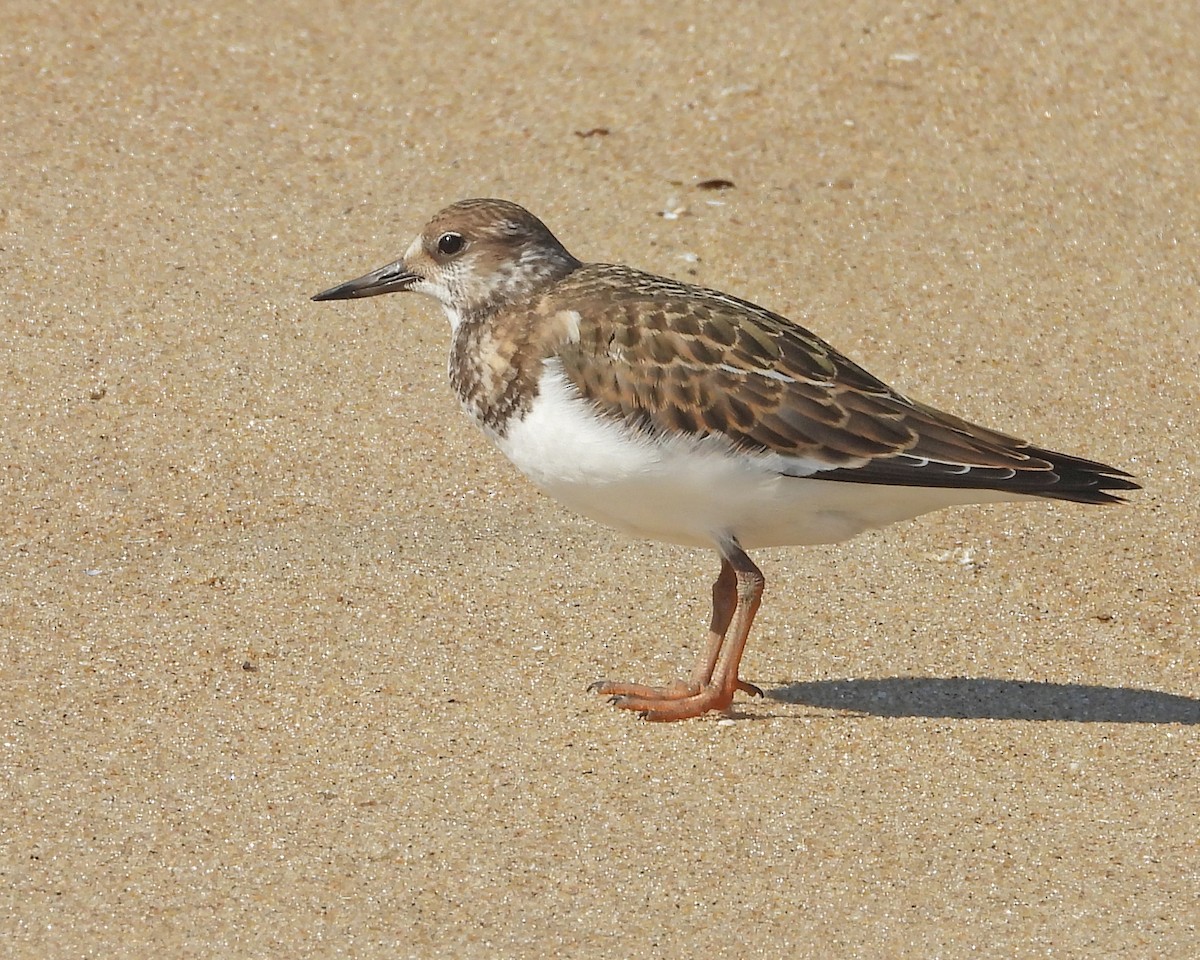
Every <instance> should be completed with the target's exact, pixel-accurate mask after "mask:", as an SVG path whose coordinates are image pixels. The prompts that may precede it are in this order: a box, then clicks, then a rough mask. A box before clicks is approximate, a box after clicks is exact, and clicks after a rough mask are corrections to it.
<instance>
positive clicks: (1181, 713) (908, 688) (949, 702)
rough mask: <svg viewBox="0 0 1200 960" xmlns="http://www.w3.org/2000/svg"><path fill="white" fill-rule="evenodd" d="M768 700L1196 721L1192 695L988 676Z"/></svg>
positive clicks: (883, 682)
mask: <svg viewBox="0 0 1200 960" xmlns="http://www.w3.org/2000/svg"><path fill="white" fill-rule="evenodd" d="M767 696H768V697H770V698H771V699H773V700H778V701H780V702H781V703H798V704H807V705H808V706H811V707H826V708H829V709H832V710H850V711H854V712H857V713H861V714H867V715H873V716H878V717H945V718H953V719H959V720H1064V721H1070V722H1074V723H1187V724H1196V723H1200V699H1195V698H1193V697H1185V696H1180V695H1179V694H1174V693H1161V692H1159V691H1157V690H1137V689H1134V688H1132V687H1102V686H1089V685H1087V684H1081V683H1042V682H1038V681H1032V680H994V679H991V678H988V677H951V678H948V679H939V678H936V677H883V678H880V679H875V680H854V679H850V680H816V681H808V682H797V683H788V684H785V685H784V686H782V687H776V688H775V689H773V690H770V691H768V692H767Z"/></svg>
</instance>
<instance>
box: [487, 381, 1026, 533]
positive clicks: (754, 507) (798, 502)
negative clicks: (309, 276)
mask: <svg viewBox="0 0 1200 960" xmlns="http://www.w3.org/2000/svg"><path fill="white" fill-rule="evenodd" d="M492 439H493V440H494V441H495V442H496V444H497V445H498V446H499V447H500V449H501V450H502V451H503V452H504V454H505V455H506V456H507V457H508V458H509V459H510V460H511V461H512V462H513V463H514V464H515V465H516V466H517V468H518V469H519V470H520V471H521V472H522V473H524V474H525V475H526V476H527V477H528V478H529V479H530V480H532V481H533V482H534V483H535V484H536V485H537V486H538V487H540V488H541V489H542V490H543V491H545V492H546V493H548V494H549V495H550V496H552V497H554V498H555V499H557V500H560V501H562V502H563V503H564V504H566V505H567V506H569V507H571V508H572V509H574V510H577V511H578V512H580V513H582V514H584V515H586V516H589V517H591V518H593V519H595V520H598V521H600V522H602V523H606V524H608V525H610V526H613V527H616V528H618V529H620V530H624V531H626V532H628V533H631V534H634V535H635V536H639V537H646V538H649V539H654V540H665V541H668V542H671V543H680V544H685V545H690V546H713V545H714V544H718V543H720V542H721V541H723V540H725V539H726V538H728V537H729V536H733V537H736V539H737V541H738V542H739V543H740V544H741V545H742V546H743V547H745V548H747V549H751V548H754V547H766V546H786V545H804V544H816V543H835V542H837V541H840V540H845V539H847V538H849V537H852V536H854V535H855V534H857V533H860V532H862V531H863V530H866V529H869V528H872V527H881V526H885V525H886V524H889V523H893V522H895V521H897V520H906V519H909V518H911V517H916V516H919V515H920V514H922V513H927V512H929V511H930V510H937V509H939V508H941V507H945V506H950V505H953V504H962V503H984V502H989V501H993V500H1011V499H1021V498H1014V497H1012V496H1011V495H1010V496H1006V495H1004V494H1001V493H998V492H995V491H989V490H953V489H944V488H924V487H897V486H877V485H872V484H858V483H843V482H838V481H830V480H813V479H807V478H805V477H803V476H801V477H796V476H783V475H782V474H780V472H779V468H780V467H781V466H782V465H783V458H781V457H777V456H771V455H758V454H747V453H744V452H738V451H735V450H734V449H733V448H732V447H731V445H730V444H729V443H727V442H726V441H725V440H723V439H722V438H718V437H708V438H702V439H696V438H689V437H682V436H678V437H672V438H669V439H658V438H653V437H648V436H646V435H644V434H639V433H635V432H634V431H632V430H630V429H629V428H628V427H626V426H625V425H624V424H622V423H620V422H618V421H615V420H612V419H609V418H605V417H601V416H599V415H597V414H596V412H595V411H594V409H593V408H592V407H591V405H590V404H589V403H588V402H587V401H585V400H584V399H582V398H581V397H580V396H579V395H578V393H577V391H576V390H575V388H574V386H573V385H572V384H571V383H570V382H569V381H568V380H567V379H566V377H565V376H564V375H563V373H562V370H561V367H560V366H559V364H558V363H557V361H553V360H552V361H547V363H546V371H545V373H544V374H543V376H542V378H541V381H540V383H539V394H538V397H537V399H536V400H535V401H534V403H533V406H532V408H531V409H530V411H529V412H528V414H527V415H526V416H525V417H524V418H522V419H520V420H519V421H518V420H516V419H515V418H514V420H513V421H510V423H509V424H508V429H507V432H506V434H505V435H504V436H503V437H498V436H494V435H493V437H492ZM787 466H788V468H789V472H792V473H795V472H801V473H806V472H813V471H815V469H816V465H815V464H808V465H806V464H804V463H802V462H797V461H794V460H789V461H788V462H787Z"/></svg>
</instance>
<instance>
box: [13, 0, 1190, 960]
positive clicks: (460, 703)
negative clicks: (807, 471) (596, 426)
mask: <svg viewBox="0 0 1200 960" xmlns="http://www.w3.org/2000/svg"><path fill="white" fill-rule="evenodd" d="M89 6H90V10H87V11H84V10H83V8H77V7H70V6H69V5H55V4H34V3H24V2H13V0H8V2H5V0H0V15H2V18H3V22H4V23H5V27H4V30H3V32H2V35H0V102H3V104H4V107H3V110H2V111H0V163H2V164H3V176H0V277H2V283H3V293H4V304H5V309H4V317H3V322H2V323H0V355H2V356H3V363H4V377H3V384H2V386H0V397H2V399H3V403H2V406H0V438H2V440H3V453H2V455H0V507H2V512H0V530H2V531H3V533H2V536H0V678H2V681H3V698H2V699H0V728H2V730H3V736H0V771H2V779H0V805H2V806H3V809H4V811H5V813H4V815H3V816H2V817H0V942H2V944H0V955H4V956H10V957H14V958H58V957H63V958H66V957H72V958H83V957H97V958H100V957H103V958H112V957H121V958H133V960H140V958H155V960H166V958H175V957H222V958H234V957H238V958H240V957H247V958H249V957H255V958H261V957H286V958H299V957H415V958H424V957H463V958H473V957H480V958H483V957H487V958H495V957H571V958H587V957H622V956H625V957H630V956H633V957H638V956H643V955H644V956H649V957H666V958H694V957H710V958H724V957H728V958H743V957H760V956H761V957H779V958H842V957H854V958H857V957H866V958H892V957H898V958H922V960H924V958H934V957H937V958H957V957H995V958H1023V957H1030V958H1035V957H1036V958H1042V957H1051V956H1052V957H1057V958H1096V957H1103V958H1108V957H1130V958H1142V957H1145V958H1151V957H1153V958H1169V960H1187V958H1193V957H1195V956H1196V955H1197V942H1198V933H1197V928H1198V926H1200V801H1198V799H1197V798H1198V797H1200V658H1198V657H1197V646H1198V641H1200V615H1198V614H1197V607H1198V605H1200V560H1198V556H1200V536H1198V533H1197V531H1198V530H1200V507H1198V499H1200V498H1198V496H1197V494H1198V484H1200V453H1198V452H1197V451H1198V449H1200V443H1198V441H1200V428H1198V426H1197V416H1198V407H1197V397H1198V396H1200V373H1198V365H1197V357H1198V349H1200V348H1198V347H1197V344H1200V282H1198V273H1197V263H1198V262H1200V261H1198V253H1197V251H1198V246H1197V239H1198V237H1197V227H1196V224H1197V223H1200V189H1198V185H1200V180H1198V178H1197V170H1198V169H1200V134H1198V131H1200V51H1198V48H1197V46H1196V44H1195V42H1194V38H1195V37H1196V36H1197V35H1200V7H1198V6H1197V5H1196V4H1194V3H1191V2H1185V0H1175V2H1166V3H1162V4H1154V5H1138V4H1133V3H1112V4H1077V3H1068V2H1065V0H1062V2H1060V0H1053V2H1047V3H1014V4H983V5H979V4H959V3H950V2H942V0H933V2H930V3H927V4H924V5H920V4H908V3H901V4H897V3H894V2H884V0H863V2H854V3H849V4H824V3H822V4H818V3H811V2H808V3H799V4H788V3H782V2H778V3H769V2H763V3H724V2H722V3H709V4H701V3H694V2H689V3H681V4H676V5H672V6H670V7H669V8H667V7H663V8H662V9H657V8H654V7H651V8H649V9H647V7H646V6H645V5H642V4H635V3H631V2H612V3H606V4H603V5H587V4H569V5H565V6H558V5H550V4H541V3H527V2H518V3H515V4H512V5H503V4H494V3H483V2H479V0H460V2H458V3H455V4H435V3H427V2H419V3H382V2H375V3H369V2H352V3H348V4H342V3H333V2H330V0H296V2H292V3H269V4H266V5H242V4H235V3H232V2H228V0H198V2H196V3H192V4H187V5H183V6H173V7H169V8H163V9H153V8H140V7H137V6H131V5H129V4H118V3H113V2H110V0H99V2H97V3H95V4H91V5H89ZM714 180H723V181H728V182H729V185H728V186H724V188H713V187H714V185H713V184H711V183H708V184H706V181H714ZM706 187H707V188H706ZM470 196H495V197H503V198H507V199H510V200H514V201H516V202H518V203H521V204H523V205H524V206H526V207H528V208H529V209H531V210H532V211H533V212H535V213H536V214H538V215H539V216H540V217H541V218H542V219H543V220H544V221H545V222H546V223H547V225H548V226H549V227H550V228H551V229H552V230H553V231H554V232H555V233H556V235H557V236H558V237H559V238H560V239H561V240H562V241H563V242H564V243H565V244H566V246H567V247H568V248H569V249H570V250H571V251H572V252H573V253H575V254H576V255H578V256H579V257H581V258H583V259H586V260H601V261H613V262H623V263H629V264H632V265H635V266H638V267H641V268H643V269H646V270H650V271H653V272H656V273H661V274H666V275H669V276H675V277H679V278H682V279H685V280H690V281H694V282H698V283H702V284H704V285H707V286H714V287H718V288H720V289H722V290H726V291H728V292H729V293H732V294H735V295H738V296H741V297H745V298H748V299H751V300H754V301H756V302H758V303H761V304H763V305H764V306H767V307H769V308H771V309H773V310H776V311H778V312H780V313H783V314H785V315H787V316H789V317H792V318H794V319H795V320H797V321H799V322H802V323H804V324H805V325H806V326H807V327H809V328H811V329H812V330H814V331H815V332H816V333H818V334H819V335H821V336H822V337H824V338H826V339H827V340H829V341H830V342H831V343H833V344H834V345H836V346H837V347H838V348H839V349H840V350H842V351H843V352H845V353H846V354H847V355H848V356H850V357H852V358H853V359H854V360H856V361H857V362H859V363H861V364H863V365H864V366H865V367H866V368H867V369H869V370H871V371H872V372H873V373H875V374H876V375H878V376H880V377H882V378H883V379H885V380H887V381H888V382H890V383H893V384H895V385H896V386H898V387H900V388H901V389H903V390H905V391H906V392H908V393H910V394H911V395H913V396H915V397H917V398H919V399H921V400H923V401H925V402H928V403H931V404H933V405H935V406H938V407H941V408H943V409H947V410H950V411H952V412H954V413H956V414H958V415H960V416H963V417H965V418H967V419H969V420H973V421H977V422H980V423H984V424H988V425H990V426H992V427H995V428H997V429H1000V430H1003V431H1005V432H1008V433H1012V434H1016V435H1018V436H1023V437H1029V438H1031V439H1034V440H1036V441H1038V442H1039V443H1042V444H1045V445H1047V446H1049V447H1052V448H1055V449H1060V450H1067V451H1070V452H1072V453H1076V454H1079V455H1082V456H1087V457H1091V458H1094V459H1098V460H1101V461H1104V462H1107V463H1111V464H1114V465H1117V466H1119V467H1121V468H1124V469H1126V470H1129V471H1130V472H1131V473H1133V474H1134V475H1136V476H1137V478H1138V480H1139V482H1141V483H1142V484H1143V485H1144V487H1145V489H1144V490H1142V491H1139V492H1136V493H1134V494H1133V495H1131V496H1130V497H1129V503H1127V504H1125V505H1123V506H1119V507H1086V506H1078V505H1072V504H1061V503H1049V502H1047V503H1044V504H1042V503H1037V504H1029V505H998V506H987V507H969V508H962V509H956V510H948V511H943V512H941V513H937V514H932V515H930V516H927V517H924V518H921V519H919V520H916V521H913V522H911V523H906V524H900V525H896V526H892V527H889V528H887V529H885V530H882V531H877V532H873V533H868V534H865V535H863V536H861V537H859V538H858V539H856V540H853V541H851V542H849V543H845V544H841V545H836V546H829V547H817V548H804V549H779V550H767V551H761V552H759V553H757V554H756V555H755V560H756V562H758V564H759V565H760V566H761V567H762V569H763V571H764V573H765V574H766V577H767V596H766V600H765V603H764V606H763V609H762V612H761V613H760V615H759V618H758V621H757V624H756V627H755V632H754V634H753V636H752V637H751V642H750V646H749V648H748V652H747V655H746V658H745V661H744V664H743V675H744V676H745V677H746V678H747V679H748V680H750V681H752V682H754V683H756V684H758V685H759V686H761V687H762V688H763V689H764V690H765V692H766V696H765V697H764V698H763V699H761V700H758V699H754V700H751V699H749V698H743V699H740V700H738V701H737V702H736V704H735V707H736V709H735V710H734V711H733V712H732V713H731V714H729V715H728V716H722V715H716V714H714V715H711V716H708V717H705V718H702V719H699V720H693V721H689V722H683V723H676V724H647V723H642V722H639V721H638V719H637V718H636V717H635V716H632V715H630V714H628V713H622V712H620V711H617V710H614V709H613V708H612V707H611V706H609V705H608V704H606V703H605V702H604V700H603V698H600V697H596V696H594V695H592V694H589V693H587V692H586V687H587V685H588V684H589V683H591V682H592V681H594V680H598V679H603V678H612V679H621V680H640V681H646V682H662V681H668V680H671V679H673V678H674V677H676V676H677V675H679V674H680V672H681V671H685V670H686V669H687V668H688V667H689V666H690V664H691V661H692V659H693V658H694V657H695V656H696V654H697V650H698V648H699V646H700V644H701V643H702V641H703V639H704V631H705V628H706V624H707V619H708V613H709V601H710V585H711V583H712V580H713V578H714V577H715V576H716V574H717V569H718V559H717V557H716V554H715V553H713V552H706V551H702V550H686V549H682V548H676V547H671V546H667V545H662V544H655V543H643V542H637V541H632V540H627V539H625V538H623V537H622V536H620V535H619V534H616V533H614V532H612V531H609V530H607V529H605V528H603V527H601V526H599V525H596V524H594V523H592V522H591V521H589V520H586V519H583V518H580V517H577V516H575V515H573V514H571V513H569V512H568V511H566V510H565V509H564V508H562V507H561V506H559V505H558V504H556V503H555V502H553V501H551V500H549V499H547V498H546V497H543V496H542V495H540V494H539V493H538V492H537V491H536V490H535V489H534V488H533V487H532V486H531V485H530V484H529V483H528V482H526V481H525V480H524V479H523V478H522V477H521V476H520V475H519V474H518V473H517V472H516V470H514V469H513V468H512V467H511V466H510V465H509V464H508V463H507V461H505V460H504V458H503V457H502V455H501V454H500V453H498V452H497V451H496V450H494V449H493V448H492V447H491V445H490V444H488V443H487V441H486V440H485V439H484V438H483V437H482V436H481V435H480V434H479V433H478V431H477V430H476V429H475V427H474V426H473V425H472V423H471V422H470V421H469V420H468V419H467V418H466V417H464V416H463V415H462V413H461V412H460V411H459V409H458V405H457V402H456V400H455V398H454V396H453V394H452V392H451V390H450V388H449V386H448V384H447V382H446V356H447V350H448V345H449V344H448V328H447V325H446V321H445V318H444V317H443V315H442V313H441V311H440V310H439V309H438V308H437V307H436V306H435V305H434V304H433V303H432V302H428V301H425V300H422V299H419V298H416V297H379V298H375V299H372V300H366V301H362V302H356V303H351V304H346V303H339V304H330V303H313V302H311V301H310V300H309V297H310V296H311V295H312V294H314V293H316V292H317V291H319V290H321V289H322V288H324V287H327V286H329V285H331V284H333V283H336V282H338V281H341V280H345V279H348V278H350V277H354V276H357V275H359V274H361V273H364V272H366V271H367V270H368V269H370V268H373V267H377V266H379V265H381V264H383V263H385V262H387V261H389V260H391V259H394V258H396V257H397V256H399V255H400V253H402V252H403V250H404V249H405V248H406V247H407V245H408V243H409V241H410V240H411V238H412V236H413V235H414V234H415V233H416V231H417V230H418V229H419V228H420V227H421V226H422V224H423V223H424V222H425V220H426V219H427V218H428V216H429V215H430V214H431V213H432V212H434V211H435V210H437V209H438V208H440V207H441V206H443V205H445V204H447V203H449V202H451V201H453V200H456V199H460V198H464V197H470Z"/></svg>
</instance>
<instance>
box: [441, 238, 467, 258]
mask: <svg viewBox="0 0 1200 960" xmlns="http://www.w3.org/2000/svg"><path fill="white" fill-rule="evenodd" d="M466 245H467V241H466V240H464V239H463V235H462V234H461V233H443V234H442V235H441V236H440V237H438V242H437V248H438V251H439V252H440V253H442V254H444V255H445V256H447V257H452V256H454V255H455V254H456V253H461V252H462V248H463V247H465V246H466Z"/></svg>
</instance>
